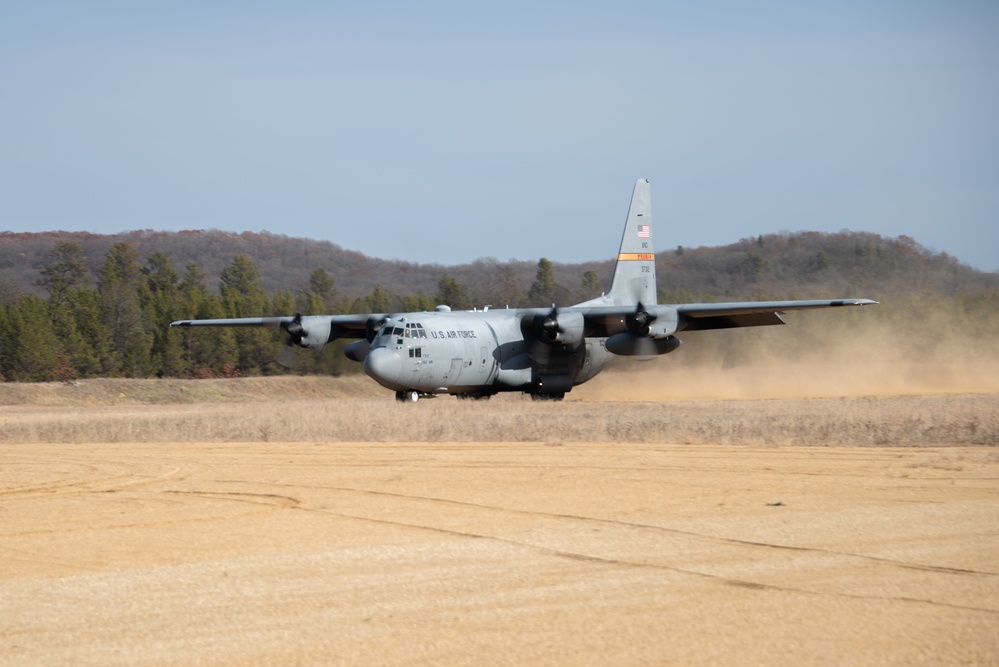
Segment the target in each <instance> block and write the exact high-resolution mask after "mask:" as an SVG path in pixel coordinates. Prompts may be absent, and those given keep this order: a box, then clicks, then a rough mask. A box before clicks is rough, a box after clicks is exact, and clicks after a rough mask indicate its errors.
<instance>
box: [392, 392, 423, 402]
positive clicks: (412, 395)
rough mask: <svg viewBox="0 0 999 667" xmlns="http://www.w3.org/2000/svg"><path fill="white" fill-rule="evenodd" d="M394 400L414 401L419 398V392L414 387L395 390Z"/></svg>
mask: <svg viewBox="0 0 999 667" xmlns="http://www.w3.org/2000/svg"><path fill="white" fill-rule="evenodd" d="M395 400H397V401H399V402H400V403H416V402H417V401H418V400H420V392H418V391H416V390H415V389H406V390H403V391H397V392H395Z"/></svg>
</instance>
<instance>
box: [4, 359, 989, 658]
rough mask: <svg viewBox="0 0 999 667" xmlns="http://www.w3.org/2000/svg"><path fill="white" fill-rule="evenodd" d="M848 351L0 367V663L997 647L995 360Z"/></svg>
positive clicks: (871, 654)
mask: <svg viewBox="0 0 999 667" xmlns="http://www.w3.org/2000/svg"><path fill="white" fill-rule="evenodd" d="M854 371H855V369H854ZM858 375H863V374H858V373H856V372H852V373H841V372H840V371H839V370H837V369H836V368H832V367H826V368H818V367H816V368H799V369H798V370H796V371H791V370H790V369H777V370H775V369H774V368H772V367H770V368H765V369H764V368H755V369H754V368H743V369H741V370H739V369H736V370H734V371H733V370H729V371H726V372H725V373H723V374H717V375H711V374H710V372H703V373H699V374H695V375H690V376H685V377H683V378H682V381H677V377H676V376H673V377H670V376H668V375H667V374H665V373H664V372H663V370H662V368H656V367H654V366H649V367H643V368H639V369H638V371H637V373H634V374H625V373H606V374H604V375H603V376H601V377H600V378H598V379H597V380H596V381H595V382H594V383H592V384H591V385H587V386H584V387H581V388H579V389H577V390H576V391H574V392H573V393H572V394H570V395H569V397H568V398H567V400H566V401H565V402H563V403H533V402H531V401H530V400H526V399H525V398H523V397H520V396H501V397H496V398H494V399H493V400H491V401H488V402H479V401H456V400H454V399H451V398H440V399H435V400H428V401H421V402H420V403H419V404H417V405H415V406H409V405H398V404H396V403H395V401H394V400H393V399H392V396H391V394H390V393H388V392H384V391H382V390H379V389H378V388H377V387H376V386H375V385H374V384H373V383H371V382H370V381H368V380H366V379H363V378H343V379H333V378H269V379H241V380H226V381H194V382H183V381H173V380H162V381H124V380H122V381H92V382H84V383H80V384H78V385H10V384H7V385H0V665H55V664H72V665H108V664H122V665H124V664H128V665H135V664H150V665H233V664H246V665H265V664H266V665H274V664H399V665H401V664H454V665H465V664H467V665H473V664H474V665H482V664H487V665H488V664H567V665H605V664H629V665H630V664H683V665H700V664H759V665H774V664H783V665H791V664H794V665H798V664H837V665H838V664H861V665H863V664H867V665H884V664H896V665H903V664H905V665H909V664H999V449H997V448H996V445H999V382H997V381H995V380H992V379H990V378H995V377H996V375H995V374H991V373H989V372H988V371H987V370H983V369H982V368H969V369H966V372H965V371H962V370H961V369H955V368H953V367H948V368H939V367H934V366H924V367H920V368H918V369H911V368H910V369H904V370H903V369H897V368H896V369H882V370H881V371H880V372H878V371H877V370H873V369H871V371H870V373H869V374H866V375H863V377H860V379H858ZM847 378H851V380H850V382H847V381H846V379H847ZM900 385H902V386H900Z"/></svg>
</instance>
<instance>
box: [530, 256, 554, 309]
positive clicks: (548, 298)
mask: <svg viewBox="0 0 999 667" xmlns="http://www.w3.org/2000/svg"><path fill="white" fill-rule="evenodd" d="M554 296H555V273H554V271H553V269H552V263H551V260H549V259H547V258H546V257H542V258H541V259H539V260H538V273H537V275H536V276H535V278H534V282H533V283H531V289H530V290H528V292H527V298H528V300H529V301H530V303H531V305H532V306H550V305H551V304H552V299H553V298H554Z"/></svg>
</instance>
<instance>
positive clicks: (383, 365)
mask: <svg viewBox="0 0 999 667" xmlns="http://www.w3.org/2000/svg"><path fill="white" fill-rule="evenodd" d="M364 372H365V373H367V374H368V375H369V376H370V377H371V378H373V379H374V380H375V381H377V382H378V383H379V384H380V385H382V386H383V387H388V388H389V389H397V388H399V386H400V385H399V376H400V375H401V373H402V359H400V358H399V355H398V354H396V353H395V352H393V351H392V350H389V349H386V348H384V347H376V348H375V349H373V350H371V352H369V353H368V356H367V357H365V358H364Z"/></svg>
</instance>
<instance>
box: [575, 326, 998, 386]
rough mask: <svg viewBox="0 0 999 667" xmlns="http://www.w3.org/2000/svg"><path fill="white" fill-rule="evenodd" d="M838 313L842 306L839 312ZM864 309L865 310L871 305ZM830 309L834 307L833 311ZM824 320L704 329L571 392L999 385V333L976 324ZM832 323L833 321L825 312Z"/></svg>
mask: <svg viewBox="0 0 999 667" xmlns="http://www.w3.org/2000/svg"><path fill="white" fill-rule="evenodd" d="M837 314H838V313H837ZM864 314H866V313H864ZM827 315H828V314H827ZM851 319H852V321H851V322H849V323H846V324H845V323H843V322H835V321H833V322H831V323H830V324H831V325H830V328H823V322H822V320H819V319H814V318H813V319H809V320H807V321H805V322H804V324H803V326H798V327H796V326H794V324H795V323H794V322H792V323H791V326H786V327H769V328H767V329H766V330H748V329H741V330H733V331H725V332H696V333H690V334H687V335H683V336H681V337H682V338H683V339H684V341H685V344H684V345H683V346H681V348H680V349H679V350H678V351H677V352H675V353H673V354H670V355H667V356H665V357H661V358H658V359H653V360H651V361H644V362H639V361H626V362H624V363H619V364H617V365H615V366H612V367H611V368H610V369H608V370H607V371H605V372H604V373H603V374H601V375H599V376H597V378H595V379H594V380H593V381H591V382H590V383H588V384H586V385H583V386H581V387H579V388H577V389H576V390H575V391H574V392H573V394H572V397H573V398H574V399H577V400H595V401H637V400H641V401H667V400H668V401H679V400H738V399H769V398H773V399H797V398H830V397H861V396H872V397H890V396H930V395H940V394H977V393H995V392H999V344H997V343H999V341H996V340H995V339H994V338H993V337H992V336H990V335H989V334H988V333H987V332H977V331H976V330H975V329H974V328H970V327H969V328H960V327H957V326H952V327H950V328H949V329H947V328H936V329H928V330H926V331H918V330H913V329H912V328H911V327H908V326H899V323H892V322H885V321H879V320H877V319H875V318H871V320H872V321H870V322H868V323H866V324H865V323H863V321H862V320H858V319H856V318H851ZM826 322H829V320H828V319H827V320H826Z"/></svg>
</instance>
